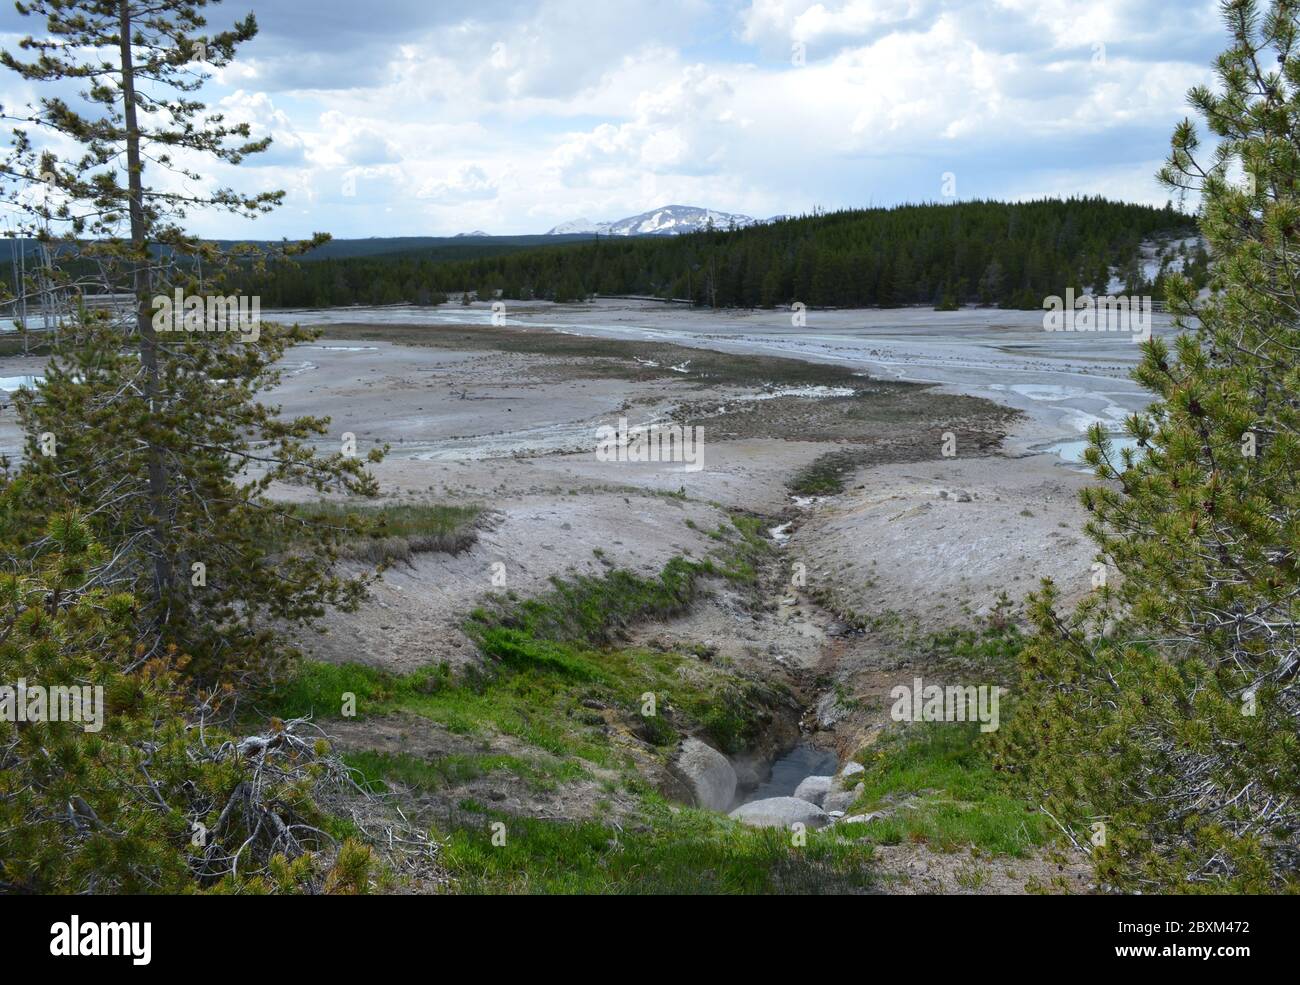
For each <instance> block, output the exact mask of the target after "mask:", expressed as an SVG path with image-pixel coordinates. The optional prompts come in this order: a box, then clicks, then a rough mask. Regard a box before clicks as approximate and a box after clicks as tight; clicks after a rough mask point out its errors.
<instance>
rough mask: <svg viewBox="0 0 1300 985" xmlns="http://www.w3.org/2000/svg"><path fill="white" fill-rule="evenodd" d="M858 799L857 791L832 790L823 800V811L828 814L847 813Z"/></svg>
mask: <svg viewBox="0 0 1300 985" xmlns="http://www.w3.org/2000/svg"><path fill="white" fill-rule="evenodd" d="M857 799H858V791H857V790H831V791H828V792H827V794H826V796H825V798H824V799H823V800H822V810H824V811H825V812H826V813H827V814H830V813H832V812H833V811H847V810H848V809H849V808H850V807H852V806H853V802H854V801H855V800H857Z"/></svg>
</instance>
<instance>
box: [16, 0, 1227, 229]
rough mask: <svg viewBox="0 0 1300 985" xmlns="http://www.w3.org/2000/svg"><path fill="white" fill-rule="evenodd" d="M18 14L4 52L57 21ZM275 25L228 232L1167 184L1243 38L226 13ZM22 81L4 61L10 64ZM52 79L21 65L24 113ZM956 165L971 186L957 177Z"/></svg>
mask: <svg viewBox="0 0 1300 985" xmlns="http://www.w3.org/2000/svg"><path fill="white" fill-rule="evenodd" d="M6 8H7V9H6V10H5V11H4V12H3V13H2V14H0V45H3V46H4V47H6V48H11V47H12V46H13V45H14V43H15V41H16V40H17V38H18V37H19V36H20V33H22V32H30V31H32V30H34V29H38V28H39V26H40V25H39V24H25V23H24V18H21V17H18V16H17V15H16V14H14V13H12V12H11V8H8V5H6ZM250 9H251V10H253V11H254V12H255V13H256V15H257V18H258V22H259V24H260V25H261V28H262V30H261V34H260V35H259V36H258V38H257V39H256V40H254V41H253V42H251V43H249V44H248V45H247V46H245V47H244V48H243V49H242V51H241V55H240V57H239V58H238V59H237V61H236V62H235V63H234V64H233V65H231V66H229V67H227V68H225V69H222V70H220V71H219V72H217V73H216V75H215V76H214V78H213V79H212V81H211V82H210V84H209V85H208V87H207V88H206V90H205V93H204V95H205V98H206V100H207V102H208V103H209V104H210V105H212V106H214V107H220V108H221V109H222V110H223V111H224V112H226V113H227V114H228V115H229V116H230V117H233V118H238V119H244V120H248V121H250V122H251V123H252V124H253V125H254V128H255V133H258V134H265V133H270V134H272V135H273V136H274V138H275V144H274V146H273V147H272V149H271V150H270V151H269V152H268V153H266V154H264V155H262V156H261V158H260V159H259V160H257V161H256V162H255V163H254V162H250V163H249V164H245V165H244V166H242V167H240V168H238V169H224V168H223V169H214V168H212V167H205V168H203V169H202V170H205V171H207V172H212V174H213V178H214V180H215V181H217V182H219V183H222V184H228V185H231V186H233V187H236V188H239V189H241V190H244V191H254V190H260V189H264V188H283V189H285V190H286V191H287V193H288V195H287V199H286V205H285V207H284V208H283V209H282V210H280V212H278V213H277V214H276V215H274V216H272V217H269V218H266V219H262V220H259V222H258V223H257V224H256V226H252V225H249V224H245V223H237V222H235V221H234V220H232V219H228V218H223V217H217V216H212V217H204V218H201V219H198V220H197V221H195V223H194V225H195V226H197V227H198V229H197V231H198V232H200V233H203V234H206V235H212V236H252V235H257V236H259V237H272V236H297V235H304V234H307V233H309V232H311V231H313V230H318V229H319V230H328V231H330V232H332V233H333V234H334V235H335V236H340V237H356V236H395V235H449V234H452V233H456V232H461V231H467V230H471V229H483V230H486V231H488V232H490V233H534V232H545V231H546V230H547V229H548V228H550V227H551V226H553V225H555V224H557V223H559V222H562V221H565V220H568V219H572V218H575V217H578V216H585V217H587V218H590V219H593V220H601V219H616V218H620V217H623V216H626V215H631V214H634V213H637V212H642V211H645V210H647V209H650V208H653V207H655V206H659V205H666V204H670V203H675V204H686V205H700V206H707V207H711V208H715V209H721V210H725V211H730V212H743V213H747V214H749V215H754V216H760V217H762V216H768V215H772V214H776V213H797V212H802V211H806V210H809V209H811V208H813V207H814V206H821V207H824V208H838V207H846V206H862V205H889V204H894V203H899V202H907V201H920V200H937V199H940V198H941V197H942V196H943V194H944V193H945V192H953V191H955V194H956V196H957V197H958V198H977V197H993V198H1025V197H1033V196H1039V195H1065V194H1072V193H1101V194H1105V195H1109V196H1112V197H1116V198H1124V199H1129V200H1134V201H1147V202H1153V203H1163V202H1164V201H1165V200H1166V198H1167V195H1166V194H1165V193H1164V192H1163V191H1162V190H1161V189H1160V188H1159V186H1157V184H1156V183H1155V182H1154V180H1153V179H1152V174H1153V173H1154V171H1155V170H1156V168H1157V167H1158V166H1159V164H1160V161H1161V159H1162V157H1163V154H1164V152H1165V150H1166V148H1167V145H1168V138H1169V133H1170V130H1171V128H1172V126H1173V124H1174V123H1175V122H1176V121H1177V120H1178V119H1180V118H1181V117H1183V116H1184V115H1186V113H1187V109H1186V102H1185V94H1186V91H1187V88H1188V87H1189V86H1190V85H1193V84H1195V83H1198V82H1210V81H1212V76H1211V73H1210V69H1209V66H1210V63H1211V60H1212V59H1213V58H1214V56H1215V54H1216V53H1217V52H1218V51H1219V50H1220V49H1221V48H1222V47H1223V41H1224V35H1223V30H1222V25H1221V23H1220V22H1219V20H1218V16H1217V13H1216V10H1217V4H1216V3H1215V0H821V2H810V0H714V2H708V0H627V2H625V0H530V2H504V0H438V2H431V0H233V2H232V0H226V2H225V3H222V4H219V5H217V6H216V7H214V8H213V12H212V14H211V15H210V18H209V19H210V22H211V24H212V25H214V26H218V25H220V26H224V25H225V24H226V23H228V22H229V21H230V20H231V19H233V18H234V17H236V16H241V15H243V14H244V13H246V12H247V11H248V10H250ZM0 71H3V70H0ZM34 95H36V91H35V90H33V89H32V88H31V87H29V86H27V85H26V84H25V83H23V82H22V81H21V80H20V79H18V78H17V77H16V76H10V77H8V78H0V103H3V104H4V105H5V106H6V107H7V108H11V109H12V108H15V107H17V106H19V105H21V104H22V103H25V102H27V101H29V100H30V99H31V98H33V96H34ZM945 175H950V176H951V177H950V179H949V181H948V185H947V186H946V187H945V184H944V179H945Z"/></svg>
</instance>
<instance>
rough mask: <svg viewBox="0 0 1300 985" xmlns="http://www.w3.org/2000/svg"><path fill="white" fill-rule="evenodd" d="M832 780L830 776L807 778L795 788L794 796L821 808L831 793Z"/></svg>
mask: <svg viewBox="0 0 1300 985" xmlns="http://www.w3.org/2000/svg"><path fill="white" fill-rule="evenodd" d="M831 779H832V778H831V777H829V776H805V777H804V778H803V779H802V780H801V781H800V782H799V785H798V786H797V787H795V788H794V794H793V796H795V797H797V798H799V799H800V800H806V801H808V803H810V804H816V805H817V806H818V807H821V806H822V801H823V800H825V799H826V794H827V793H829V792H830V789H831Z"/></svg>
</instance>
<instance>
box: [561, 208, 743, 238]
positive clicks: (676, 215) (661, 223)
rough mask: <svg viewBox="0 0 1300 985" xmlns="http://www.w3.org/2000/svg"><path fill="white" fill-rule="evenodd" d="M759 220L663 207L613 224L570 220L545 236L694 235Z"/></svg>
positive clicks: (710, 211)
mask: <svg viewBox="0 0 1300 985" xmlns="http://www.w3.org/2000/svg"><path fill="white" fill-rule="evenodd" d="M758 221H759V220H757V219H755V218H753V217H752V216H747V215H740V214H737V213H733V212H715V211H714V210H713V209H701V208H697V207H696V206H694V205H665V206H664V207H663V208H659V209H651V210H650V211H649V212H642V213H641V214H640V215H633V216H628V217H627V218H626V219H618V220H616V221H614V222H591V221H590V220H588V219H573V220H571V221H569V222H562V223H560V225H558V226H556V227H555V228H554V229H552V230H550V232H548V233H547V235H548V236H562V235H564V234H566V233H600V234H601V235H602V236H677V235H679V234H681V233H694V232H699V231H701V230H703V229H706V228H708V226H709V224H710V223H712V224H713V228H714V229H719V230H722V229H733V228H734V229H740V228H742V227H744V226H752V225H754V224H755V223H756V222H758Z"/></svg>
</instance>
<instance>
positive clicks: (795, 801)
mask: <svg viewBox="0 0 1300 985" xmlns="http://www.w3.org/2000/svg"><path fill="white" fill-rule="evenodd" d="M731 816H732V817H734V818H735V819H736V820H737V821H740V822H741V823H742V824H748V825H749V826H750V827H753V828H786V829H787V830H788V829H790V828H791V827H793V826H794V825H796V824H802V825H803V826H804V827H806V828H824V827H825V826H826V825H827V824H829V823H830V820H831V819H830V817H829V816H828V815H827V814H826V812H825V811H824V810H822V809H821V808H820V807H818V806H817V805H816V804H811V803H809V802H808V801H806V800H800V799H799V798H798V797H768V798H767V799H766V800H751V801H750V802H749V803H748V804H741V805H740V806H739V807H737V808H736V809H735V810H734V811H732V812H731Z"/></svg>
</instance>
